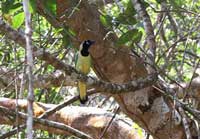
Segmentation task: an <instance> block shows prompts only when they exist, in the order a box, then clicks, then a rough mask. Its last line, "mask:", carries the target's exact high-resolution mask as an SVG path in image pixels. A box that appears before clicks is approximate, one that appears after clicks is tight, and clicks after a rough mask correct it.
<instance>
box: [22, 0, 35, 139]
mask: <svg viewBox="0 0 200 139" xmlns="http://www.w3.org/2000/svg"><path fill="white" fill-rule="evenodd" d="M28 5H29V0H23V9H24V14H25V28H26V29H25V39H26V57H27V71H28V81H29V87H28V97H27V99H28V118H27V138H28V139H32V138H33V132H32V131H33V102H34V90H33V73H32V72H33V53H32V46H31V45H32V42H31V41H32V39H31V36H32V28H31V14H30V12H29V8H28V7H29V6H28Z"/></svg>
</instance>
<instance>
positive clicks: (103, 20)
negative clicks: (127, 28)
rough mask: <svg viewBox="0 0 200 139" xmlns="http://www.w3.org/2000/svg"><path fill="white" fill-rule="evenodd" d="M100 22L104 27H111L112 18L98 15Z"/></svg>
mask: <svg viewBox="0 0 200 139" xmlns="http://www.w3.org/2000/svg"><path fill="white" fill-rule="evenodd" d="M100 21H101V23H102V24H103V25H104V26H105V27H110V26H111V25H112V17H111V16H109V15H100Z"/></svg>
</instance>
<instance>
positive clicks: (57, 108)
mask: <svg viewBox="0 0 200 139" xmlns="http://www.w3.org/2000/svg"><path fill="white" fill-rule="evenodd" d="M94 93H96V91H95V90H90V91H88V92H87V94H88V95H91V94H94ZM76 100H79V96H78V95H77V96H75V97H72V98H71V99H69V100H67V101H64V102H62V103H61V104H59V105H57V106H56V107H54V108H51V109H48V110H47V111H45V113H43V114H41V115H40V116H39V117H38V118H47V117H48V116H50V115H51V114H53V113H55V112H56V111H59V110H60V109H62V108H64V107H66V106H67V105H69V104H71V103H73V102H74V101H76Z"/></svg>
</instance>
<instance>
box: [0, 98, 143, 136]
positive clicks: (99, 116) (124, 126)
mask: <svg viewBox="0 0 200 139" xmlns="http://www.w3.org/2000/svg"><path fill="white" fill-rule="evenodd" d="M18 102H19V108H20V109H22V110H26V107H27V101H26V100H18ZM38 104H39V105H38V106H39V107H40V109H43V110H48V109H50V108H52V107H55V106H56V105H52V104H44V103H38ZM0 106H2V107H6V108H8V109H9V111H11V110H14V109H15V107H16V104H15V100H13V99H6V98H0ZM34 108H35V109H34V110H35V111H36V109H37V108H38V107H34ZM0 114H1V117H0V124H9V125H13V122H12V120H11V119H9V117H10V116H11V117H13V116H12V114H10V113H9V112H8V113H7V114H5V113H4V112H3V111H0ZM112 116H113V114H112V113H109V112H106V111H104V110H101V109H98V108H92V107H76V106H74V107H72V106H71V107H66V108H63V109H61V110H59V111H57V112H56V113H54V114H53V115H51V116H50V117H48V120H51V121H54V122H59V123H63V124H65V125H69V126H71V127H73V128H75V129H78V130H80V131H82V132H84V133H86V134H88V135H90V136H91V137H93V138H99V137H100V135H101V133H102V131H103V129H104V128H105V127H106V126H107V124H108V122H109V121H110V120H111V118H112ZM19 118H20V121H21V120H22V119H21V117H19ZM22 118H23V117H22ZM35 122H36V124H34V128H35V129H42V130H47V131H48V132H51V133H56V134H65V135H69V133H68V132H66V131H63V130H60V129H61V128H59V129H58V127H57V128H55V127H53V126H51V127H48V126H47V124H46V123H44V120H43V121H42V122H41V121H40V123H39V120H38V119H37V118H35ZM104 138H105V139H110V138H113V139H139V136H138V135H137V133H136V132H134V131H133V128H132V125H131V124H130V125H129V124H128V123H127V122H126V121H124V120H123V119H121V118H120V117H119V116H116V117H115V119H114V120H113V122H112V124H111V125H110V127H109V129H108V130H107V132H106V133H105V135H104Z"/></svg>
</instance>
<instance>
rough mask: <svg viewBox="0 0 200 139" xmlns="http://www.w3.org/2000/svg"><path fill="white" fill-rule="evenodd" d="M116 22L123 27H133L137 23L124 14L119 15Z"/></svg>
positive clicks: (131, 17)
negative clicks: (123, 25)
mask: <svg viewBox="0 0 200 139" xmlns="http://www.w3.org/2000/svg"><path fill="white" fill-rule="evenodd" d="M116 20H117V21H118V22H119V23H121V24H125V25H135V24H136V23H137V20H136V19H135V18H134V17H133V16H126V15H124V14H119V16H118V17H117V18H116Z"/></svg>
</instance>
